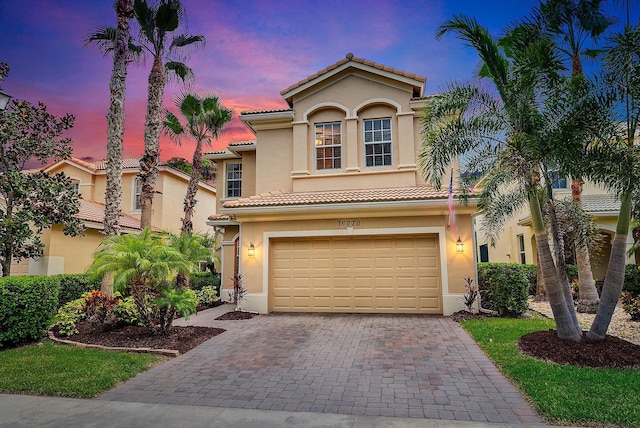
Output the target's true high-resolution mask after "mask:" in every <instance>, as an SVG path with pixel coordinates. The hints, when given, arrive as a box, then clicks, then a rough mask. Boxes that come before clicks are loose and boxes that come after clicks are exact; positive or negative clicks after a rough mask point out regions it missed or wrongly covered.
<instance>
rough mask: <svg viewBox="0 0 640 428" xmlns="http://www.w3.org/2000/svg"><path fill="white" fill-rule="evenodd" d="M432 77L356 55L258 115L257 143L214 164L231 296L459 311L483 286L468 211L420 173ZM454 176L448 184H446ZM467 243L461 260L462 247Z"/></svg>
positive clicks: (335, 307) (253, 304) (219, 156)
mask: <svg viewBox="0 0 640 428" xmlns="http://www.w3.org/2000/svg"><path fill="white" fill-rule="evenodd" d="M425 83H426V79H425V78H423V77H420V76H416V75H415V74H411V73H406V72H404V71H400V70H396V69H393V68H390V67H387V66H384V65H381V64H376V63H374V62H371V61H367V60H364V59H362V58H355V57H353V55H352V54H348V55H347V56H346V58H345V59H342V60H340V61H338V62H337V63H335V64H333V65H331V66H329V67H327V68H325V69H324V70H321V71H319V72H318V73H315V74H313V75H312V76H309V77H308V78H306V79H304V80H302V81H300V82H298V83H296V84H294V85H292V86H290V87H289V88H287V89H285V90H283V91H282V92H281V95H282V96H283V98H284V100H285V101H286V102H287V103H288V105H289V108H286V109H281V110H262V111H248V112H243V113H241V115H240V119H241V121H242V122H243V123H244V124H245V125H246V126H247V127H248V128H249V129H250V130H251V131H252V132H253V133H254V134H255V136H256V139H255V140H254V141H242V142H237V143H232V144H230V145H229V147H228V148H227V149H226V150H220V151H215V152H210V153H207V154H206V155H205V157H206V158H208V159H212V160H215V161H216V162H217V164H218V174H219V176H218V189H219V192H220V193H219V197H218V210H217V211H216V212H217V213H218V214H215V215H212V216H211V217H210V218H209V224H210V225H211V226H213V227H214V228H215V229H216V231H217V233H219V234H220V236H222V242H221V244H222V254H221V256H222V279H223V289H224V290H225V291H226V292H230V291H231V289H232V283H231V278H232V276H233V275H234V274H242V276H243V278H244V284H245V286H246V288H247V290H248V293H247V299H246V302H245V303H243V305H242V307H243V308H245V309H249V310H253V311H257V312H261V313H268V312H272V311H276V312H371V313H431V314H451V313H452V312H455V311H457V310H459V309H461V308H462V307H463V304H462V295H463V293H464V287H463V284H464V283H465V282H464V277H467V276H470V277H474V276H475V273H474V272H475V265H474V261H475V255H474V252H473V248H474V244H473V242H472V236H473V234H472V222H471V213H472V212H474V211H475V209H476V206H475V200H473V199H472V200H471V201H470V204H469V205H467V206H463V205H460V204H458V203H456V206H455V209H456V217H457V228H455V229H454V230H448V228H447V224H448V213H449V211H448V204H447V196H448V188H446V187H445V188H443V189H442V190H436V189H435V188H433V187H432V186H430V185H429V183H425V182H424V180H423V178H422V176H421V173H420V170H419V168H418V165H417V161H418V160H417V153H418V152H419V149H420V146H421V137H420V117H421V111H422V109H423V107H424V105H425V102H426V100H427V99H426V98H425V97H424V96H423V94H424V86H425ZM448 179H449V177H448V175H447V177H446V178H445V181H446V182H447V183H448ZM458 238H460V240H461V241H462V243H463V244H464V251H462V252H457V251H456V242H457V241H458Z"/></svg>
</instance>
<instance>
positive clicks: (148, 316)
mask: <svg viewBox="0 0 640 428" xmlns="http://www.w3.org/2000/svg"><path fill="white" fill-rule="evenodd" d="M172 237H175V235H171V234H168V233H158V232H152V231H151V230H150V229H149V228H146V229H143V230H142V231H141V232H140V233H139V234H130V235H114V236H111V237H109V238H107V239H105V240H104V241H102V244H101V245H100V248H99V249H98V251H97V252H96V253H95V255H94V260H93V263H92V264H91V266H89V268H88V273H90V274H94V275H98V276H103V275H105V274H111V275H113V280H114V286H115V289H116V290H117V291H120V292H124V293H128V294H130V295H131V296H133V299H134V302H135V304H136V307H137V308H138V312H139V314H140V318H141V322H142V323H143V325H144V326H145V327H147V328H148V329H149V331H150V332H151V333H152V334H165V335H166V334H169V332H170V329H171V325H172V323H173V318H174V316H175V314H176V312H179V313H180V314H181V315H183V316H188V315H189V314H191V313H194V312H195V309H196V308H195V306H196V299H195V293H193V291H192V290H188V289H186V288H184V287H176V285H175V279H176V277H177V276H178V275H183V276H185V277H187V278H188V275H189V273H190V272H192V271H194V270H196V268H197V265H196V263H195V261H197V260H194V259H193V258H192V257H194V255H199V254H203V253H204V252H205V249H197V248H195V247H197V246H198V243H199V242H200V241H197V240H195V239H193V240H191V242H190V243H188V244H185V245H184V248H188V249H189V250H188V251H184V252H183V251H181V250H184V248H182V247H180V246H179V245H177V244H176V242H183V241H179V240H178V241H176V238H172ZM180 238H182V239H184V237H180ZM183 244H184V242H183Z"/></svg>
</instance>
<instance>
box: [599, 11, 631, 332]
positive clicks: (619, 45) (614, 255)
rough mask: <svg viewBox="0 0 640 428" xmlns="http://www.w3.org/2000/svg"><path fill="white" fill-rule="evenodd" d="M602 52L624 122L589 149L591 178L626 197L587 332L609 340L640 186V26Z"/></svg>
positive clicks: (609, 92)
mask: <svg viewBox="0 0 640 428" xmlns="http://www.w3.org/2000/svg"><path fill="white" fill-rule="evenodd" d="M609 42H610V43H611V46H610V47H609V48H608V49H607V50H606V52H605V54H604V55H603V73H602V77H601V80H600V83H601V84H602V93H601V96H600V98H599V100H601V101H604V102H605V103H608V102H609V101H613V102H612V103H611V104H610V110H609V117H610V118H612V119H613V122H614V123H617V124H619V125H618V126H617V127H616V128H615V129H614V132H612V133H610V134H604V135H602V136H601V138H600V139H599V140H598V141H597V142H596V143H595V144H593V146H592V147H591V148H590V149H591V150H590V153H589V155H590V157H589V158H588V160H589V162H590V163H591V165H592V168H591V170H590V175H591V178H592V179H594V180H595V181H598V182H601V183H604V184H605V185H607V186H608V187H609V188H610V189H612V190H613V191H615V192H616V193H617V195H618V197H619V198H620V200H621V206H620V212H619V214H618V222H617V225H616V234H615V236H614V238H613V241H612V243H611V253H610V256H609V265H608V267H607V273H606V275H605V280H604V285H603V287H602V294H601V295H600V305H599V306H598V311H597V313H596V317H595V319H594V321H593V324H592V325H591V329H590V330H589V333H588V334H587V336H588V337H589V338H590V339H591V340H604V338H605V336H606V332H607V329H608V328H609V324H610V323H611V317H612V315H613V311H614V309H615V307H616V305H617V304H618V300H619V298H620V294H621V291H622V286H623V282H624V274H625V261H626V246H627V244H626V242H627V236H628V232H629V228H630V225H631V210H632V206H633V202H632V197H633V195H634V194H635V192H637V191H638V190H639V189H640V147H638V145H637V138H638V130H639V125H640V102H638V101H639V100H640V27H638V26H636V27H631V26H630V25H628V24H627V25H626V26H625V28H624V30H623V32H621V33H616V34H614V35H613V36H612V37H611V38H610V39H609Z"/></svg>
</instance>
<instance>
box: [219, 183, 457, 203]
mask: <svg viewBox="0 0 640 428" xmlns="http://www.w3.org/2000/svg"><path fill="white" fill-rule="evenodd" d="M448 195H449V192H448V189H444V188H443V189H441V190H436V189H435V188H433V187H428V186H418V187H401V188H385V189H359V190H335V191H325V192H281V191H278V192H270V193H265V194H261V195H256V196H251V197H249V198H240V199H236V200H232V201H226V202H225V203H224V204H223V207H224V208H244V207H266V206H285V205H319V204H340V203H352V202H383V201H415V200H427V199H446V198H447V197H448Z"/></svg>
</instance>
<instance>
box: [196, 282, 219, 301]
mask: <svg viewBox="0 0 640 428" xmlns="http://www.w3.org/2000/svg"><path fill="white" fill-rule="evenodd" d="M196 298H197V299H198V305H212V304H213V303H214V302H216V301H218V292H217V290H216V287H210V286H206V287H202V288H201V289H200V290H197V291H196Z"/></svg>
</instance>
